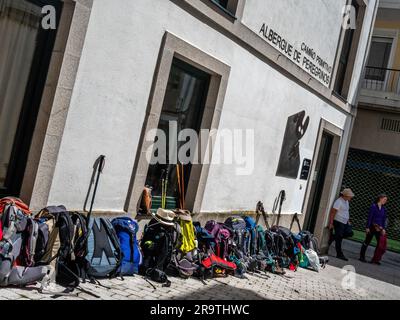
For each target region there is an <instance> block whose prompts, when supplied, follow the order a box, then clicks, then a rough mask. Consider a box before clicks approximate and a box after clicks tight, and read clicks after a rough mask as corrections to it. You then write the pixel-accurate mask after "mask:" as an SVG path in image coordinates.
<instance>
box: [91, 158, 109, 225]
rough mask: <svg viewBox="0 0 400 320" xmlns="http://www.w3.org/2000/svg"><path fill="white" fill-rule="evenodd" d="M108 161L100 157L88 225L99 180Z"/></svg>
mask: <svg viewBox="0 0 400 320" xmlns="http://www.w3.org/2000/svg"><path fill="white" fill-rule="evenodd" d="M105 161H106V156H104V155H101V156H100V157H99V165H98V167H97V177H96V182H95V184H94V190H93V195H92V201H91V202H90V209H89V212H88V214H87V225H89V220H90V216H91V215H92V210H93V204H94V198H95V197H96V192H97V186H98V184H99V179H100V174H101V173H102V172H103V169H104V165H105Z"/></svg>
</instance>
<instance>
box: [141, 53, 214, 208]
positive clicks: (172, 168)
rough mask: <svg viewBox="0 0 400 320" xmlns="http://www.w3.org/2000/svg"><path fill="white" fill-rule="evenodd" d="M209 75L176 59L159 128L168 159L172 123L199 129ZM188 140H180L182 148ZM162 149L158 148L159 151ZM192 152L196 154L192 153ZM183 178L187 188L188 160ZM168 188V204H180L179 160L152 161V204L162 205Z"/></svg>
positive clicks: (186, 127) (183, 127)
mask: <svg viewBox="0 0 400 320" xmlns="http://www.w3.org/2000/svg"><path fill="white" fill-rule="evenodd" d="M209 83H210V75H209V74H208V73H206V72H204V71H202V70H199V69H197V68H195V67H193V66H192V65H190V64H188V63H186V62H183V61H182V60H179V59H176V58H175V59H174V60H173V63H172V68H171V71H170V74H169V79H168V83H167V89H166V93H165V97H164V102H163V106H162V111H161V115H160V121H159V124H158V129H160V130H162V131H163V132H164V133H165V135H166V137H167V141H166V143H167V149H166V160H167V161H168V160H169V152H168V151H169V148H170V146H169V142H170V141H169V139H168V137H169V126H170V123H171V122H176V125H177V132H178V133H179V132H180V131H181V130H183V129H194V130H196V131H197V132H199V130H200V126H201V121H202V118H203V112H204V108H205V100H206V97H207V93H208V87H209ZM185 143H186V142H182V141H178V142H177V148H178V149H179V148H180V147H181V146H182V145H183V144H185ZM158 152H159V150H156V153H157V155H158ZM190 156H193V155H190ZM182 170H183V171H184V174H183V177H182V179H183V180H184V188H182V190H185V191H186V190H187V186H188V182H189V176H190V171H191V164H190V163H188V164H185V165H184V168H183V169H182ZM162 180H164V183H165V181H167V182H166V184H165V188H166V190H167V191H166V207H167V208H169V209H174V208H177V207H178V204H177V199H178V197H179V188H178V177H177V172H176V164H162V163H156V164H150V165H149V170H148V173H147V178H146V185H148V186H150V187H152V195H153V208H159V207H160V206H161V195H162V190H163V182H162Z"/></svg>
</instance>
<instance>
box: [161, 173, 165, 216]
mask: <svg viewBox="0 0 400 320" xmlns="http://www.w3.org/2000/svg"><path fill="white" fill-rule="evenodd" d="M164 172H165V170H164V169H162V170H161V208H163V209H164V204H163V203H164Z"/></svg>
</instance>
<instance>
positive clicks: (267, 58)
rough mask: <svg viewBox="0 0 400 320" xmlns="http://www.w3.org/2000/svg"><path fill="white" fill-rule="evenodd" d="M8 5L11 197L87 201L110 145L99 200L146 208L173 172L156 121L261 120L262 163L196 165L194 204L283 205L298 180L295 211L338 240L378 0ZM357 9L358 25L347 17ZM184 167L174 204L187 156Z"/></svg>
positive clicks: (7, 180)
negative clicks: (161, 163) (155, 146)
mask: <svg viewBox="0 0 400 320" xmlns="http://www.w3.org/2000/svg"><path fill="white" fill-rule="evenodd" d="M47 3H48V4H53V5H56V8H57V12H58V14H59V19H58V20H57V21H58V28H57V30H56V31H51V30H50V31H49V30H43V29H41V28H40V24H39V18H40V16H41V15H40V6H41V5H43V4H47ZM345 5H351V6H352V7H351V8H352V10H346V8H345ZM0 8H1V13H0V17H1V22H0V32H1V33H0V34H1V37H2V39H3V37H10V40H8V42H5V43H8V44H7V45H6V48H7V49H6V52H9V54H6V55H4V54H2V55H1V57H0V58H1V59H2V60H1V61H0V66H3V65H7V66H8V67H11V68H12V70H11V72H9V71H7V70H8V69H2V68H0V76H1V77H2V82H1V84H2V86H1V88H0V90H3V91H2V92H5V95H4V94H2V96H3V97H7V99H5V100H4V102H2V105H1V106H0V107H1V108H2V109H3V110H8V112H11V113H12V115H7V116H6V114H7V113H5V111H2V113H1V121H2V122H3V123H6V124H7V125H8V128H9V129H8V130H6V132H5V133H4V130H3V131H2V132H1V133H0V134H2V136H1V141H2V143H4V141H6V142H7V143H6V144H4V145H2V146H1V148H4V150H5V151H7V152H4V151H2V152H1V154H2V160H1V161H2V164H1V166H2V171H1V175H2V177H1V180H0V181H1V183H2V187H3V189H2V194H15V195H19V196H21V197H22V198H23V199H24V200H25V201H27V202H29V203H30V205H31V207H32V208H33V209H40V208H41V207H44V206H46V205H48V204H59V203H63V204H65V205H66V206H67V207H68V208H70V209H73V210H82V208H83V206H84V203H85V200H86V199H87V195H88V192H89V191H90V187H89V186H90V183H91V180H92V178H93V165H94V163H95V161H96V159H97V158H98V156H99V155H100V154H104V155H106V159H107V160H106V161H107V163H106V168H105V170H104V174H103V176H102V181H101V184H100V186H99V190H98V198H97V201H96V208H95V209H96V210H97V211H101V212H115V213H121V212H129V213H134V212H135V211H136V205H137V202H138V199H139V198H140V195H141V192H142V190H143V187H144V185H145V184H146V183H147V184H151V185H152V187H153V188H154V192H155V195H157V194H159V190H160V188H159V180H160V174H161V170H162V169H163V168H160V167H150V168H149V165H148V163H147V161H146V158H145V153H146V150H147V148H148V146H149V144H150V142H148V141H146V140H145V139H144V137H145V136H146V134H147V133H148V132H149V131H150V130H151V129H155V128H166V124H167V123H168V121H169V120H177V121H178V126H179V127H180V128H192V129H196V130H199V129H201V128H202V129H218V130H222V129H243V130H245V129H254V130H255V146H254V171H253V172H252V173H251V174H249V175H244V176H243V175H237V174H236V169H237V167H236V166H234V165H193V166H192V167H191V168H190V174H189V167H186V175H185V176H186V180H185V190H186V199H185V201H186V204H187V207H188V208H189V209H190V210H193V211H194V212H196V213H201V215H200V217H203V218H205V217H209V216H207V215H206V214H207V213H209V214H211V213H222V214H223V213H229V212H231V211H237V210H245V211H251V210H254V207H255V204H256V202H257V201H258V200H262V201H263V202H264V204H265V207H266V209H267V210H268V211H271V209H272V206H273V203H274V200H275V198H276V197H277V195H278V193H279V191H280V190H285V191H286V201H285V202H284V204H283V207H282V212H283V213H284V215H285V217H284V219H283V220H284V221H283V222H284V223H287V222H288V221H290V218H291V214H293V213H295V212H298V213H301V214H300V216H301V219H302V220H303V221H304V223H305V226H306V228H308V229H310V230H313V231H315V233H316V234H317V235H319V236H320V237H322V236H323V230H324V227H325V225H326V223H327V213H328V211H329V208H330V204H331V202H332V201H333V199H334V197H335V196H336V195H337V192H338V189H339V187H340V181H341V176H342V173H343V163H344V159H345V156H346V150H347V148H348V140H349V133H350V129H351V127H352V124H353V120H354V116H355V108H354V104H355V100H356V96H357V92H358V83H359V79H360V75H361V72H362V70H363V67H364V64H365V60H366V52H367V48H368V47H369V41H370V37H371V33H372V31H371V29H372V26H373V23H374V19H375V14H376V8H377V1H376V0H369V1H364V0H353V1H346V0H335V1H320V0H307V1H291V0H285V1H275V0H263V1H261V0H260V1H255V0H247V1H245V0H191V1H189V0H152V1H148V0H134V1H132V0H114V1H107V0H95V1H91V0H77V1H72V0H65V1H63V5H62V4H61V2H60V1H45V0H43V1H34V0H29V1H28V0H17V1H14V0H13V1H10V0H0ZM347 9H348V8H347ZM344 12H348V13H346V16H349V17H350V18H351V20H350V23H349V24H348V26H354V28H343V27H342V25H343V13H344ZM21 13H29V14H25V15H24V14H21ZM345 21H346V22H347V20H345ZM15 22H17V23H15ZM21 25H22V26H21ZM10 30H11V31H10ZM35 39H36V40H40V41H38V42H36V43H37V45H36V46H35V45H34V43H35ZM27 40H29V41H30V42H28V41H27ZM24 46H26V47H27V48H25V47H24ZM22 48H24V49H22ZM7 50H8V51H7ZM3 52H4V50H3V49H2V53H3ZM22 62H23V63H22ZM4 70H6V71H4ZM17 75H18V76H17ZM22 80H24V81H22ZM5 84H7V85H5ZM16 97H17V98H18V99H16ZM22 97H24V98H22ZM29 113H31V114H30V115H29V116H28V114H29ZM10 119H12V120H10ZM1 128H2V129H3V128H4V126H1ZM2 150H3V149H2ZM213 152H214V154H213V156H214V157H215V156H216V152H218V151H217V150H213ZM164 169H165V168H164ZM169 174H170V176H169V180H170V187H169V188H168V193H169V196H170V198H169V200H170V201H173V198H174V197H175V195H176V190H175V186H176V183H175V182H174V181H175V180H174V179H175V176H174V170H173V167H172V170H170V171H169ZM171 199H172V200H171ZM169 204H170V205H173V203H172V204H171V202H170V203H169Z"/></svg>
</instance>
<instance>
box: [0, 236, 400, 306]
mask: <svg viewBox="0 0 400 320" xmlns="http://www.w3.org/2000/svg"><path fill="white" fill-rule="evenodd" d="M358 247H359V244H357V243H353V242H351V241H346V242H345V243H344V251H345V254H347V255H348V257H349V258H350V261H348V262H347V263H346V262H344V261H341V260H338V259H336V258H334V257H332V256H330V257H329V258H330V262H329V265H328V266H327V267H326V268H325V269H323V270H321V271H320V272H319V273H317V272H314V271H310V270H304V269H301V268H300V269H299V270H298V271H297V272H292V271H289V270H288V271H287V273H286V275H285V276H283V277H282V276H278V275H274V274H270V273H268V274H266V275H265V274H255V275H250V274H247V276H246V277H247V279H238V278H235V277H228V278H220V279H212V280H207V281H206V284H203V283H202V282H201V281H199V280H197V279H188V280H184V279H180V278H170V279H171V281H172V284H171V287H169V288H165V287H162V286H161V285H160V284H157V283H153V284H154V286H156V290H154V288H153V287H152V286H151V285H150V284H149V283H148V282H146V281H145V280H144V279H143V278H142V277H141V276H135V277H125V280H121V279H119V278H117V279H112V280H102V281H100V282H101V284H102V285H103V286H106V287H107V288H106V287H102V286H99V285H94V284H88V283H85V284H82V287H83V288H85V289H87V290H89V291H90V292H92V293H94V294H96V295H98V296H100V299H110V300H126V299H133V300H143V299H151V300H159V299H189V300H192V299H193V300H200V299H205V300H212V299H221V300H224V299H234V300H249V299H250V300H253V299H254V300H260V299H284V300H296V299H299V300H321V299H332V300H359V299H360V300H362V299H390V300H392V299H394V300H399V299H400V286H399V285H400V283H399V275H400V255H396V254H393V253H387V255H386V256H385V257H384V260H383V263H382V266H376V265H371V264H369V263H368V264H362V263H361V262H359V261H358V260H356V259H353V258H355V257H357V250H358V249H359V248H358ZM333 249H334V248H331V251H330V253H331V254H332V253H334V250H333ZM370 250H372V248H371V249H370ZM369 254H370V252H369ZM344 265H353V266H354V268H355V271H356V272H357V274H356V275H355V277H353V274H350V275H349V274H348V273H347V272H345V271H344V270H343V269H342V267H343V266H344ZM352 279H355V283H353V282H351V281H352ZM342 283H344V284H345V286H344V287H343V286H342ZM395 284H396V285H395ZM346 285H347V287H346ZM76 292H79V291H78V290H76ZM0 299H11V300H14V299H17V300H36V299H40V300H44V299H45V300H47V299H54V298H52V297H51V296H50V295H47V294H40V293H38V292H37V287H35V286H33V287H28V288H2V289H0ZM57 299H59V300H64V299H66V300H71V299H80V300H81V299H83V300H90V299H96V298H95V297H93V296H92V295H89V294H87V293H79V295H78V297H65V296H62V297H58V298H57Z"/></svg>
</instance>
